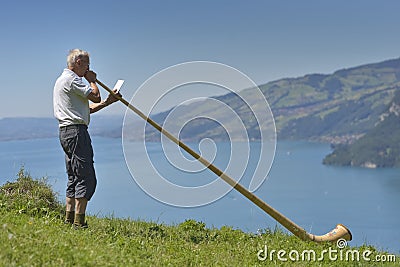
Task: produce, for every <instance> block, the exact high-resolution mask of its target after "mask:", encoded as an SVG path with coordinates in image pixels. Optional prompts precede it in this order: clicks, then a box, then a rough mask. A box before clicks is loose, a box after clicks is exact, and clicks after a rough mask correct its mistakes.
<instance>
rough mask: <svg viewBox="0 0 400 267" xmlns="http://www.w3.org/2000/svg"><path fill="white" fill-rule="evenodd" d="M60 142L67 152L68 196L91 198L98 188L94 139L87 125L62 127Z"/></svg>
mask: <svg viewBox="0 0 400 267" xmlns="http://www.w3.org/2000/svg"><path fill="white" fill-rule="evenodd" d="M60 143H61V146H62V148H63V150H64V152H65V165H66V168H67V174H68V184H67V192H66V196H67V197H70V198H83V197H84V198H86V199H87V200H90V199H91V198H92V196H93V194H94V191H95V189H96V184H97V180H96V173H95V171H94V166H93V149H92V141H91V139H90V136H89V133H88V131H87V126H86V125H83V124H82V125H69V126H65V127H61V128H60Z"/></svg>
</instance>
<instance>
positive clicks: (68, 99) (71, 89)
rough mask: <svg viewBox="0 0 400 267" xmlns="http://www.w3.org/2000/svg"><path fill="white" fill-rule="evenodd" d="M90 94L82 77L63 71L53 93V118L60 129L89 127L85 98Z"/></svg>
mask: <svg viewBox="0 0 400 267" xmlns="http://www.w3.org/2000/svg"><path fill="white" fill-rule="evenodd" d="M91 92H92V88H91V87H90V86H89V85H87V84H85V83H84V82H83V81H82V77H79V76H78V75H77V74H76V73H75V72H73V71H72V70H70V69H64V71H63V73H62V74H61V76H60V77H58V79H57V81H56V83H55V85H54V91H53V107H54V116H55V117H56V119H57V120H58V122H59V126H60V127H62V126H68V125H76V124H85V125H89V122H90V109H89V100H88V99H87V96H88V95H89V94H90V93H91Z"/></svg>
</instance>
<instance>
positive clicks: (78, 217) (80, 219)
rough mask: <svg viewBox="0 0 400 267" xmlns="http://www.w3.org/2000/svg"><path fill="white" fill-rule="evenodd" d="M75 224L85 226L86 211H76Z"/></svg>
mask: <svg viewBox="0 0 400 267" xmlns="http://www.w3.org/2000/svg"><path fill="white" fill-rule="evenodd" d="M74 224H75V225H78V226H83V225H84V224H85V213H82V214H78V213H75V221H74Z"/></svg>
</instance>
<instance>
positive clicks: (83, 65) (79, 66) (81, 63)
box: [74, 57, 90, 77]
mask: <svg viewBox="0 0 400 267" xmlns="http://www.w3.org/2000/svg"><path fill="white" fill-rule="evenodd" d="M89 65H90V61H89V57H81V58H78V59H77V60H76V62H75V66H74V71H75V73H76V74H77V75H78V76H79V77H83V76H84V75H85V73H86V71H88V70H89Z"/></svg>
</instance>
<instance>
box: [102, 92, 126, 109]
mask: <svg viewBox="0 0 400 267" xmlns="http://www.w3.org/2000/svg"><path fill="white" fill-rule="evenodd" d="M113 92H114V93H116V92H117V89H115V90H113ZM116 95H117V96H119V97H122V95H121V93H117V94H116ZM117 101H118V99H117V98H116V97H114V96H113V95H112V94H109V95H108V96H107V99H106V100H105V101H104V102H105V103H106V105H107V106H108V105H110V104H112V103H114V102H117Z"/></svg>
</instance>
